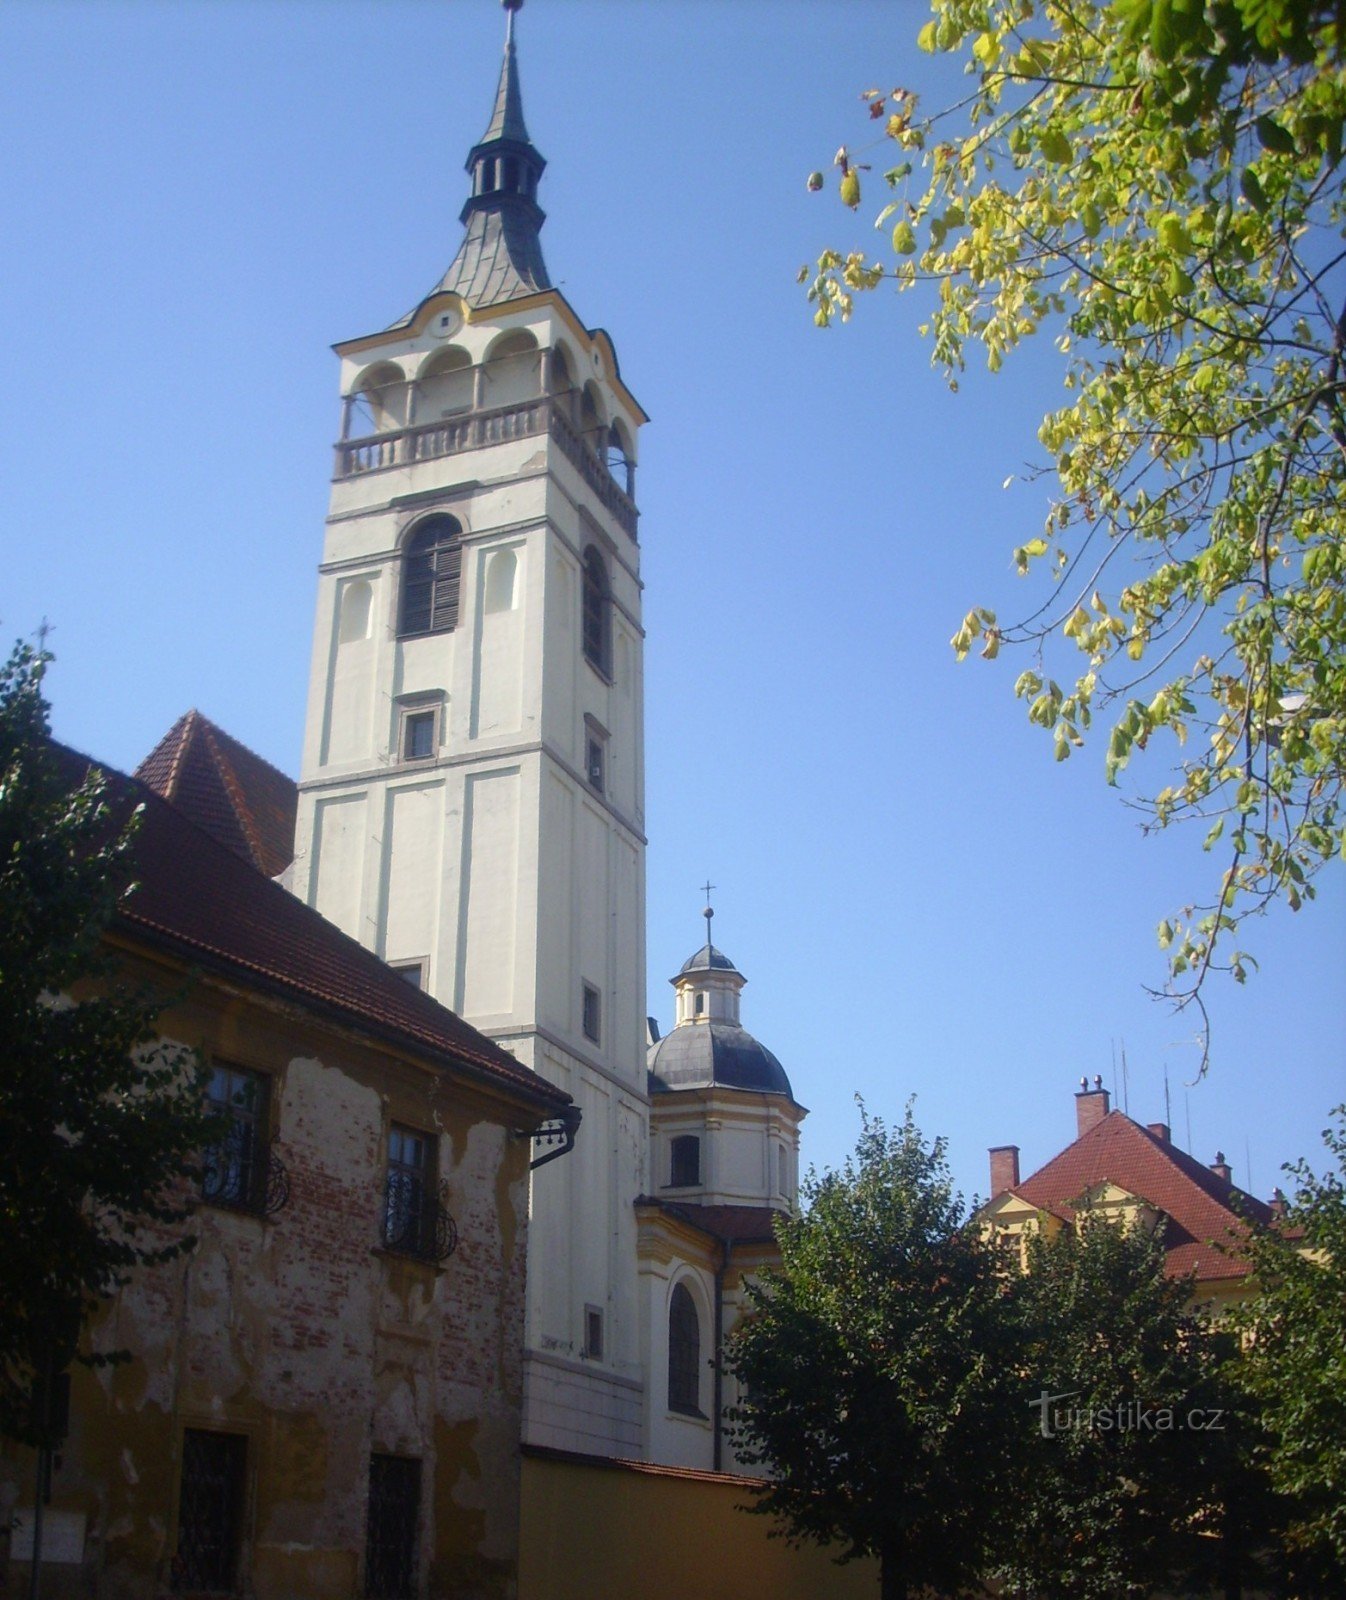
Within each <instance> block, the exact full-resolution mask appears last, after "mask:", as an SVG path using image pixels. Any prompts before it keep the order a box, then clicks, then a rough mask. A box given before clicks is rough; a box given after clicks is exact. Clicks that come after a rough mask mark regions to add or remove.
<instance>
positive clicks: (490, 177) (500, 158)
mask: <svg viewBox="0 0 1346 1600" xmlns="http://www.w3.org/2000/svg"><path fill="white" fill-rule="evenodd" d="M507 9H508V10H509V27H508V30H507V32H506V35H505V59H504V60H503V62H502V63H501V65H500V83H499V86H498V87H497V89H496V95H495V106H494V108H493V109H492V112H491V120H490V122H489V123H488V124H487V126H486V132H485V133H484V134H483V135H482V137H481V140H480V142H479V143H478V144H475V145H473V147H472V149H471V151H470V152H469V153H468V157H467V170H468V172H469V173H470V174H471V175H472V193H471V195H470V196H469V197H468V201H467V204H466V205H465V206H464V207H463V210H462V216H461V220H462V222H463V223H464V225H465V226H466V229H467V232H466V234H465V235H464V237H463V242H462V244H461V245H460V246H459V248H458V254H457V255H456V256H455V257H454V258H453V261H452V263H451V265H450V267H449V270H448V271H447V272H446V273H445V274H444V276H443V277H442V278H441V279H440V280H439V282H438V283H437V284H436V285H435V287H434V288H433V289H432V290H431V291H430V292H431V294H441V293H443V292H445V291H450V292H452V293H453V294H459V295H461V296H462V297H463V299H464V300H466V301H467V303H468V304H469V305H470V306H475V307H482V306H494V305H502V304H503V303H504V302H505V301H507V300H518V299H520V298H522V297H523V296H524V295H529V294H535V293H536V292H537V291H538V290H539V289H550V288H551V286H552V285H551V279H550V278H549V277H548V276H547V264H546V262H545V261H544V260H543V259H542V242H541V240H540V238H539V237H538V235H539V233H540V231H541V228H542V224H543V222H544V221H545V220H546V214H545V213H544V212H543V210H542V208H541V207H540V206H539V205H538V203H537V186H538V180H539V179H540V178H541V176H542V169H543V168H544V167H545V166H546V165H547V163H546V161H544V160H543V158H542V156H541V155H540V153H539V152H538V150H537V148H536V147H535V146H534V144H533V142H532V140H531V139H530V138H529V137H528V129H527V128H526V127H525V126H524V120H523V97H522V95H521V94H520V92H519V65H518V59H517V56H516V54H515V50H514V12H515V10H517V9H518V8H517V6H509V7H508V8H507ZM407 320H408V319H407V318H404V319H403V321H404V322H405V321H407ZM394 326H398V327H400V326H401V323H397V324H394Z"/></svg>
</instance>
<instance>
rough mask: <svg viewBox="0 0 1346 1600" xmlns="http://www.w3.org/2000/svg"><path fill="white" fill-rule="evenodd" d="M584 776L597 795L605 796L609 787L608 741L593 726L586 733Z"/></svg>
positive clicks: (586, 729)
mask: <svg viewBox="0 0 1346 1600" xmlns="http://www.w3.org/2000/svg"><path fill="white" fill-rule="evenodd" d="M584 776H585V777H586V778H587V779H588V780H589V787H590V788H591V789H592V790H593V791H594V793H595V794H604V793H605V792H606V790H607V786H608V741H607V739H606V738H605V736H604V735H603V734H601V733H600V732H599V731H598V730H597V729H596V728H595V727H593V726H592V725H589V726H586V728H585V732H584Z"/></svg>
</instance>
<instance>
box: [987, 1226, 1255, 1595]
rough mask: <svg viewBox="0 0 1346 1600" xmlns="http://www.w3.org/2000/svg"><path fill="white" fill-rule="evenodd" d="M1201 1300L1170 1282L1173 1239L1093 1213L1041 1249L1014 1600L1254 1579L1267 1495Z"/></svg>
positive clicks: (1034, 1285)
mask: <svg viewBox="0 0 1346 1600" xmlns="http://www.w3.org/2000/svg"><path fill="white" fill-rule="evenodd" d="M1191 1295H1192V1285H1191V1283H1190V1282H1189V1281H1187V1280H1185V1279H1180V1278H1171V1277H1169V1276H1168V1275H1167V1274H1166V1271H1165V1256H1164V1245H1163V1236H1162V1230H1156V1231H1155V1232H1150V1231H1148V1230H1147V1229H1145V1228H1144V1227H1143V1226H1132V1227H1121V1226H1118V1225H1117V1224H1116V1223H1115V1222H1113V1221H1111V1220H1109V1219H1106V1218H1105V1217H1103V1216H1102V1215H1100V1214H1098V1213H1086V1215H1085V1216H1084V1217H1083V1219H1082V1221H1081V1223H1080V1225H1079V1227H1078V1229H1076V1228H1074V1227H1065V1228H1063V1229H1061V1230H1060V1231H1059V1232H1058V1233H1056V1234H1055V1235H1048V1234H1046V1233H1038V1234H1035V1235H1034V1236H1032V1237H1031V1238H1030V1239H1029V1240H1028V1242H1027V1246H1026V1260H1025V1271H1024V1273H1023V1274H1022V1276H1020V1277H1019V1278H1018V1279H1017V1281H1016V1283H1015V1286H1014V1294H1013V1305H1012V1318H1013V1323H1014V1326H1015V1329H1016V1334H1017V1338H1016V1345H1017V1349H1018V1360H1019V1365H1020V1370H1021V1372H1022V1375H1023V1379H1024V1390H1025V1396H1024V1398H1025V1400H1026V1401H1027V1403H1028V1406H1029V1407H1031V1408H1032V1411H1033V1424H1032V1428H1031V1430H1030V1429H1027V1428H1025V1429H1024V1430H1023V1432H1022V1434H1021V1436H1020V1438H1019V1439H1018V1440H1017V1447H1016V1448H1014V1449H1013V1450H1010V1451H1007V1453H1006V1460H1005V1463H1004V1468H1005V1487H1006V1495H1007V1499H1008V1500H1009V1501H1010V1503H1012V1504H1013V1506H1014V1508H1015V1509H1014V1515H1013V1516H1008V1517H1003V1518H1001V1519H998V1521H997V1524H996V1550H995V1554H994V1563H993V1570H994V1571H995V1572H996V1575H997V1576H998V1577H999V1578H1000V1579H1001V1581H1002V1583H1003V1584H1004V1587H1005V1591H1006V1593H1007V1594H1009V1595H1011V1596H1036V1595H1039V1594H1051V1595H1053V1596H1054V1597H1059V1600H1118V1597H1129V1596H1135V1595H1148V1594H1151V1593H1153V1592H1155V1591H1156V1590H1168V1591H1169V1592H1171V1586H1172V1585H1173V1583H1174V1582H1175V1579H1176V1578H1178V1577H1179V1576H1180V1575H1181V1574H1183V1573H1184V1572H1188V1573H1190V1574H1191V1575H1193V1576H1197V1577H1199V1578H1200V1579H1201V1580H1203V1581H1201V1582H1200V1583H1199V1584H1198V1587H1197V1589H1196V1591H1194V1592H1201V1593H1209V1592H1210V1587H1211V1583H1212V1582H1213V1581H1221V1580H1224V1579H1226V1578H1228V1577H1229V1576H1230V1575H1231V1574H1233V1573H1234V1572H1239V1573H1241V1574H1242V1575H1243V1577H1244V1578H1245V1579H1246V1578H1247V1577H1248V1576H1249V1575H1250V1573H1251V1567H1252V1562H1253V1558H1254V1555H1255V1554H1257V1553H1259V1552H1258V1546H1260V1545H1263V1544H1265V1542H1266V1539H1267V1538H1268V1537H1269V1534H1267V1533H1266V1532H1265V1525H1266V1521H1267V1515H1268V1513H1267V1508H1266V1504H1265V1502H1266V1498H1267V1496H1266V1492H1265V1489H1264V1487H1263V1486H1262V1485H1261V1484H1260V1483H1259V1482H1258V1481H1257V1479H1256V1474H1255V1473H1250V1471H1249V1469H1248V1467H1247V1449H1248V1436H1249V1418H1248V1417H1247V1416H1246V1414H1245V1412H1244V1411H1243V1410H1242V1409H1240V1408H1239V1407H1238V1406H1236V1404H1235V1398H1236V1394H1237V1391H1236V1390H1235V1389H1234V1387H1233V1386H1232V1384H1231V1382H1230V1379H1229V1376H1228V1373H1227V1367H1226V1363H1227V1359H1228V1352H1227V1351H1226V1352H1222V1350H1221V1348H1220V1340H1219V1336H1218V1335H1217V1334H1215V1333H1214V1332H1213V1331H1212V1330H1211V1329H1210V1327H1209V1326H1207V1325H1206V1324H1205V1323H1204V1322H1203V1321H1202V1319H1201V1318H1200V1317H1199V1316H1198V1315H1197V1314H1195V1313H1194V1312H1193V1311H1192V1310H1191V1309H1190V1302H1191ZM1030 1389H1031V1391H1032V1392H1031V1394H1030V1393H1028V1391H1029V1390H1030ZM1234 1511H1237V1513H1238V1517H1237V1520H1236V1521H1235V1520H1231V1517H1230V1516H1229V1515H1227V1513H1232V1512H1234ZM1212 1535H1213V1536H1214V1537H1211V1536H1212ZM1193 1569H1195V1571H1193ZM1226 1592H1228V1591H1226ZM1234 1592H1237V1589H1235V1590H1234Z"/></svg>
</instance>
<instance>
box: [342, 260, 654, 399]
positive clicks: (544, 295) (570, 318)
mask: <svg viewBox="0 0 1346 1600" xmlns="http://www.w3.org/2000/svg"><path fill="white" fill-rule="evenodd" d="M446 305H451V306H454V307H456V308H457V310H458V311H459V312H460V313H461V315H462V318H463V321H464V322H465V323H471V324H473V325H482V324H486V323H491V322H499V321H500V320H501V319H502V318H503V317H504V316H505V314H506V313H508V314H510V315H513V313H514V312H516V311H531V310H532V308H533V307H534V306H541V305H551V306H555V307H556V309H557V310H558V311H560V313H561V316H562V320H563V321H564V322H565V323H566V325H567V327H568V328H569V329H570V332H571V334H572V335H573V336H574V337H575V338H576V339H578V340H579V342H580V343H581V344H582V345H583V346H584V348H585V349H586V350H588V351H593V350H594V349H595V347H596V348H597V349H598V350H599V351H600V353H601V354H602V355H603V356H604V357H605V358H606V363H607V371H606V374H605V375H606V378H607V382H608V384H609V385H610V386H611V387H612V389H613V390H615V391H616V393H617V395H618V397H619V398H620V399H622V400H623V401H625V403H626V405H627V408H628V409H629V410H630V411H632V412H634V413H635V416H636V418H637V423H638V424H640V423H646V422H648V421H649V420H650V419H649V416H648V415H647V414H646V412H645V408H644V407H643V406H642V405H641V403H640V401H639V400H637V399H636V397H635V395H633V394H632V393H631V391H630V390H629V389H628V388H627V387H626V385H625V384H624V383H623V382H622V380H621V378H620V377H619V376H618V373H617V365H618V363H617V351H616V347H615V346H614V345H613V343H612V339H611V338H610V337H609V335H608V334H607V333H606V332H605V331H604V330H603V329H602V328H598V329H590V328H586V327H585V326H584V324H583V323H582V322H581V321H580V319H579V317H578V316H576V314H575V309H574V307H573V306H572V305H571V304H570V302H569V301H568V300H567V299H566V297H565V296H564V295H563V294H562V293H561V292H560V290H559V289H543V290H540V291H539V292H538V293H537V294H530V295H524V296H523V297H522V298H521V299H518V300H506V301H505V302H504V303H503V304H502V305H498V306H486V307H484V308H483V309H482V310H479V311H478V310H474V309H473V308H472V307H471V306H470V305H468V303H467V301H466V300H464V299H463V298H462V296H461V295H457V294H454V293H453V292H452V291H451V290H448V289H445V290H442V291H441V292H440V293H438V294H432V295H430V296H429V298H428V299H425V300H422V301H421V303H420V305H418V306H417V307H416V310H415V312H414V313H413V314H412V318H411V321H410V322H409V323H407V325H406V327H405V328H396V329H385V330H384V331H383V332H382V333H366V334H362V335H361V336H360V337H359V338H356V339H343V340H342V341H341V342H340V343H339V344H334V345H333V346H332V348H333V350H335V351H336V353H337V354H338V355H339V356H355V355H359V354H361V353H362V352H363V351H366V350H377V349H379V348H380V347H381V346H382V345H386V344H393V343H396V342H397V341H399V340H402V339H413V338H416V337H417V336H418V335H419V334H420V333H421V332H422V331H423V330H424V328H425V325H426V323H427V322H429V320H430V318H431V317H432V316H434V315H435V314H436V313H437V312H439V311H441V310H442V309H443V308H444V307H445V306H446Z"/></svg>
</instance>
